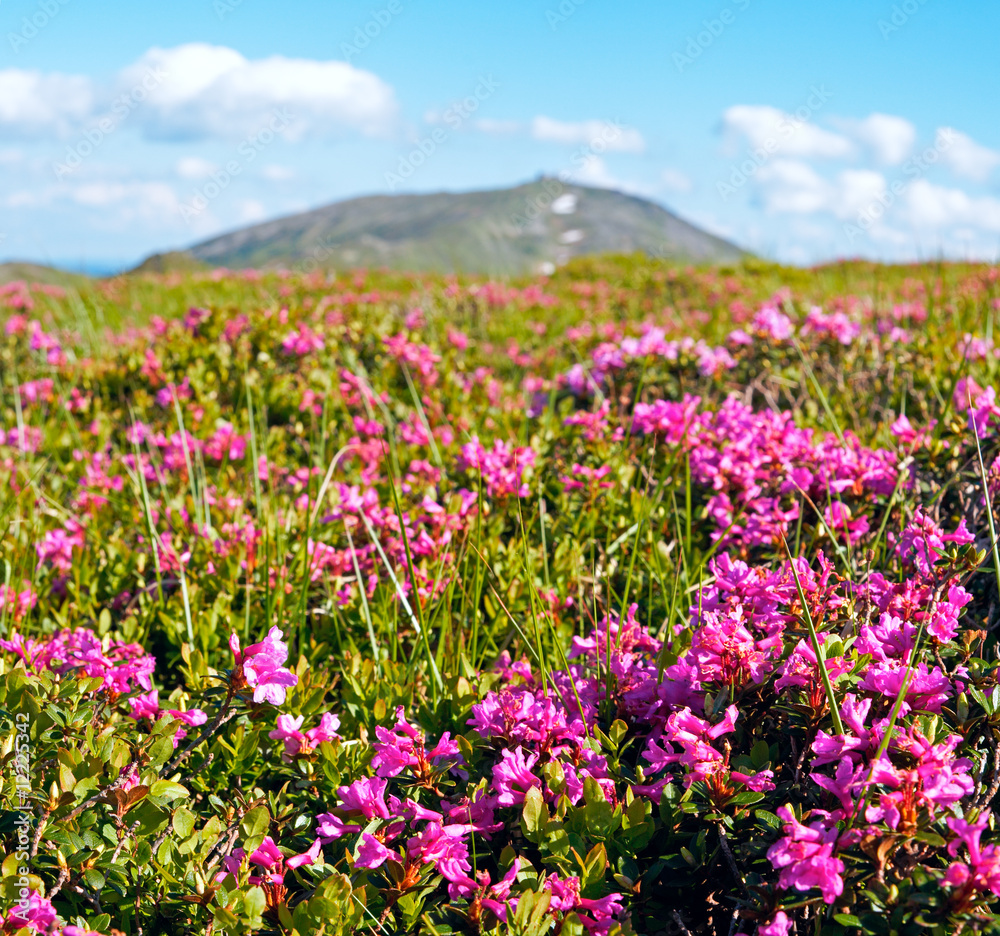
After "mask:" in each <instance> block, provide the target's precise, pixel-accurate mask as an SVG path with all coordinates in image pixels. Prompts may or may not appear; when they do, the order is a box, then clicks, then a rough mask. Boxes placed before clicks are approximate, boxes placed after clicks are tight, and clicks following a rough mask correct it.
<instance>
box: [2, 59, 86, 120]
mask: <svg viewBox="0 0 1000 936" xmlns="http://www.w3.org/2000/svg"><path fill="white" fill-rule="evenodd" d="M93 108H94V87H93V84H92V82H91V81H90V79H89V78H85V77H83V76H81V75H60V74H55V73H53V74H47V75H46V74H43V73H42V72H37V71H23V70H22V69H19V68H7V69H4V70H2V71H0V130H3V132H4V133H5V134H6V135H11V136H18V137H37V136H44V135H48V134H55V135H57V136H66V135H67V134H69V133H72V132H73V131H74V130H76V129H77V128H78V127H79V126H80V125H81V124H82V123H83V122H84V121H85V120H86V119H87V118H88V116H89V115H90V114H91V113H92V111H93Z"/></svg>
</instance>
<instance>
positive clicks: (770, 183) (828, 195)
mask: <svg viewBox="0 0 1000 936" xmlns="http://www.w3.org/2000/svg"><path fill="white" fill-rule="evenodd" d="M754 180H755V181H756V182H757V184H758V185H759V187H760V190H761V195H762V196H763V199H764V207H765V208H766V209H767V210H768V211H771V212H778V213H782V214H785V213H787V214H812V213H814V212H817V211H824V210H826V208H827V207H828V206H829V204H830V202H831V199H832V197H833V187H832V186H831V184H830V183H829V182H827V181H826V180H825V179H824V178H823V177H822V176H820V175H819V173H818V172H816V170H815V169H813V168H812V166H810V165H808V164H806V163H804V162H800V161H799V160H797V159H775V160H774V161H772V162H770V163H766V164H765V165H763V166H762V167H761V168H760V170H759V171H758V172H757V174H756V176H754Z"/></svg>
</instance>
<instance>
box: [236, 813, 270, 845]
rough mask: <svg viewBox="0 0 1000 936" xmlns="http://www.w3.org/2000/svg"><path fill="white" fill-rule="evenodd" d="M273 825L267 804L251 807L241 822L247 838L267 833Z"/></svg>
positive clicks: (241, 828) (241, 827)
mask: <svg viewBox="0 0 1000 936" xmlns="http://www.w3.org/2000/svg"><path fill="white" fill-rule="evenodd" d="M270 826H271V814H270V813H269V812H268V811H267V807H266V806H258V807H257V808H256V809H251V810H250V812H248V813H247V814H246V815H245V816H244V817H243V821H242V822H241V823H240V830H241V831H242V832H243V836H244V837H245V838H254V837H256V836H258V835H266V834H267V830H268V829H269V828H270Z"/></svg>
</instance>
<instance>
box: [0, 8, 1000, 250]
mask: <svg viewBox="0 0 1000 936" xmlns="http://www.w3.org/2000/svg"><path fill="white" fill-rule="evenodd" d="M998 33H1000V4H993V3H986V2H972V0H966V2H961V3H959V2H952V3H945V0H922V2H921V0H903V2H897V3H892V2H885V3H882V2H879V0H871V2H862V0H838V2H815V3H811V4H803V3H795V2H790V0H728V2H727V0H710V2H702V0H687V2H685V3H683V4H675V3H662V2H657V3H652V2H637V0H618V2H616V3H612V2H610V0H504V2H499V0H493V2H480V3H470V2H468V0H462V2H459V0H436V2H434V3H433V4H431V3H429V2H427V0H420V2H418V0H369V2H364V3H361V2H353V0H338V2H336V3H329V2H328V3H318V2H309V0H295V2H285V3H278V2H274V0H174V2H171V3H170V4H153V3H145V4H139V3H136V2H135V0H132V2H129V3H125V2H123V0H101V2H100V3H94V2H89V0H0V257H5V258H23V259H33V260H38V261H43V262H55V263H60V264H69V265H74V266H89V267H91V268H114V267H118V266H122V265H127V264H131V263H134V262H136V261H137V260H139V259H141V258H142V257H143V256H145V255H146V254H148V253H150V252H153V251H156V250H162V249H168V248H173V247H182V246H185V245H187V244H190V243H193V242H195V241H198V240H200V239H204V238H205V237H208V236H211V235H213V234H215V233H218V232H221V231H224V230H230V229H233V228H236V227H240V226H242V225H244V224H246V223H249V222H253V221H257V220H262V219H266V218H270V217H276V216H279V215H282V214H288V213H291V212H294V211H299V210H303V209H306V208H310V207H315V206H318V205H321V204H324V203H327V202H329V201H333V200H336V199H340V198H345V197H350V196H353V195H359V194H371V193H383V192H385V193H387V192H390V191H437V190H441V189H450V190H464V189H476V188H490V187H497V186H506V185H512V184H516V183H519V182H523V181H526V180H528V179H531V178H533V177H535V176H537V175H538V174H539V173H541V172H546V173H550V174H555V173H560V172H563V173H569V174H571V175H572V176H573V177H574V178H576V179H577V180H579V181H581V182H587V183H591V184H598V185H605V186H610V187H617V188H621V189H623V190H626V191H631V192H635V193H638V194H642V195H645V196H648V197H650V198H652V199H655V200H656V201H659V202H661V203H662V204H664V205H666V206H667V207H669V208H671V209H672V210H674V211H676V212H677V213H678V214H680V215H681V216H683V217H685V218H688V219H690V220H692V221H694V222H696V223H699V224H702V225H704V226H706V227H708V228H709V229H711V230H713V231H715V232H717V233H720V234H723V235H724V236H728V237H730V238H732V239H733V240H735V241H736V242H738V243H740V244H741V245H743V246H746V247H749V248H750V249H753V250H756V251H758V252H760V253H762V254H765V255H768V256H771V257H775V258H777V259H780V260H783V261H788V262H794V263H812V262H818V261H823V260H827V259H832V258H835V257H841V256H868V257H874V258H881V259H899V260H910V259H920V258H927V257H935V256H939V255H942V254H943V255H946V256H953V257H984V258H988V259H994V258H996V257H997V255H998V253H1000V123H998V121H997V120H996V107H997V106H996V103H995V101H994V100H993V94H994V92H995V90H996V89H997V88H1000V58H998V57H997V55H996V38H995V37H996V36H997V35H998ZM366 34H367V35H366ZM359 37H360V38H361V41H360V42H359V41H358V39H359ZM366 38H367V40H368V41H367V44H365V42H364V40H365V39H366ZM421 144H422V147H421ZM421 149H422V151H421Z"/></svg>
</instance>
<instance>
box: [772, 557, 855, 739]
mask: <svg viewBox="0 0 1000 936" xmlns="http://www.w3.org/2000/svg"><path fill="white" fill-rule="evenodd" d="M781 544H782V545H783V546H784V547H785V552H786V553H787V555H788V565H789V567H790V568H791V570H792V576H793V577H794V579H795V588H796V589H797V590H798V593H799V601H800V602H802V613H803V614H804V615H805V619H806V627H807V628H808V629H809V640H810V641H811V642H812V647H813V653H815V654H816V665H817V666H818V667H819V673H820V678H821V679H822V680H823V691H824V692H825V693H826V702H827V705H829V706H830V715H831V716H832V718H833V727H834V728H835V729H836V732H837V734H838V735H842V734H843V733H844V723H843V722H842V721H841V720H840V708H839V707H838V705H837V697H836V696H835V695H834V694H833V683H831V682H830V674H829V673H828V672H827V669H826V654H825V653H824V652H823V645H822V644H821V643H820V642H819V635H818V634H817V633H816V625H815V624H814V623H813V619H812V613H811V612H810V611H809V602H808V601H806V593H805V592H804V591H803V590H802V582H801V581H800V580H799V571H798V569H796V568H795V560H794V559H793V558H792V553H791V550H789V548H788V541H787V540H786V539H785V538H784V537H782V538H781Z"/></svg>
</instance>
